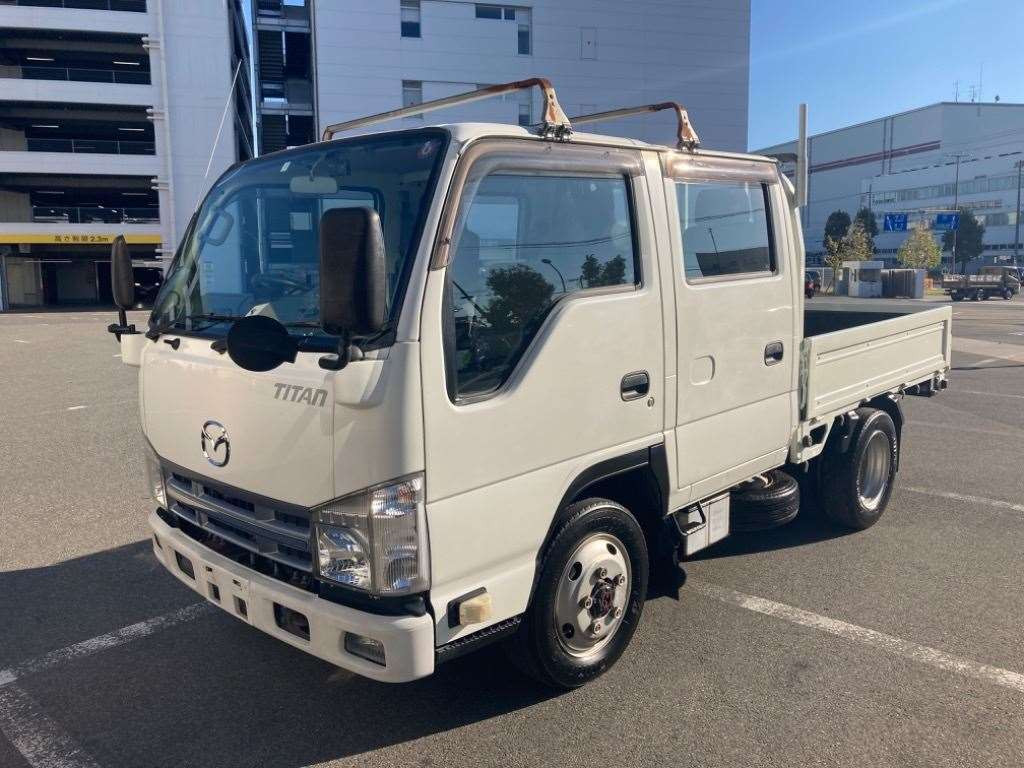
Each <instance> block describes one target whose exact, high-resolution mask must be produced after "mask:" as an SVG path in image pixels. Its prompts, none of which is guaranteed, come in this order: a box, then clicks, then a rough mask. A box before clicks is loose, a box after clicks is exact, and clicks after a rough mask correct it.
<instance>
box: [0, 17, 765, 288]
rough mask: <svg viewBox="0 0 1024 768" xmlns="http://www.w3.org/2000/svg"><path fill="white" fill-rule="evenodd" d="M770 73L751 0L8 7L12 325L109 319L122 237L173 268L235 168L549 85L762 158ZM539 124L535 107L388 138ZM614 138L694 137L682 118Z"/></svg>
mask: <svg viewBox="0 0 1024 768" xmlns="http://www.w3.org/2000/svg"><path fill="white" fill-rule="evenodd" d="M749 51H750V2H749V0H690V1H689V2H687V3H685V4H683V3H677V2H666V0H632V1H631V2H630V3H617V2H594V1H593V0H528V1H527V2H523V3H519V4H515V5H499V4H494V3H477V2H471V1H469V0H0V260H2V261H0V308H5V307H25V306H38V305H49V304H65V303H103V302H106V301H108V300H109V281H108V280H107V274H108V271H109V263H108V259H107V251H108V248H109V242H110V240H111V239H112V238H113V236H114V235H115V234H117V233H119V232H123V233H124V234H125V235H126V236H127V238H128V241H129V243H130V244H131V245H132V248H133V254H134V255H135V257H136V258H137V266H138V267H139V269H140V270H143V268H149V269H150V270H153V269H157V268H159V267H160V266H162V265H163V266H165V265H166V260H167V259H168V258H169V257H170V255H171V254H172V253H173V250H174V248H175V247H176V245H177V243H178V241H179V240H180V238H181V236H182V234H183V232H184V230H185V228H186V226H187V223H188V219H189V216H190V215H191V212H192V210H193V209H194V207H195V205H196V203H197V202H198V201H199V199H200V198H201V196H202V194H203V193H204V192H205V190H206V189H207V188H208V186H209V184H211V183H212V182H213V181H214V180H215V179H216V178H217V176H219V175H220V173H221V172H222V171H223V170H224V169H225V168H226V167H227V166H228V165H230V164H231V163H232V162H234V161H235V160H236V159H244V158H246V157H250V156H252V155H255V154H263V153H266V152H270V151H274V150H277V149H282V148H284V147H288V146H295V145H299V144H303V143H307V142H310V141H314V140H316V139H317V138H318V137H319V136H320V135H321V133H322V131H323V128H324V126H326V125H328V124H330V123H333V122H337V121H340V120H344V119H347V118H351V117H357V116H360V115H366V114H370V113H373V112H380V111H385V110H389V109H394V108H396V107H398V106H401V105H403V104H414V103H417V102H420V101H424V100H429V99H433V98H437V97H440V96H444V95H448V94H452V93H458V92H462V91H466V90H471V89H473V88H476V87H479V86H482V85H490V84H494V83H501V82H507V81H510V80H519V79H524V78H527V77H532V76H537V75H542V76H545V77H548V78H550V79H551V80H552V81H553V82H554V84H555V87H556V89H557V91H558V95H559V99H560V101H561V103H562V105H563V107H564V108H565V109H566V111H567V112H568V113H569V114H570V115H573V114H583V113H588V112H595V111H601V110H605V109H611V108H613V107H621V106H631V105H640V104H645V103H651V102H660V101H666V100H677V101H681V102H682V103H683V104H685V105H686V107H687V108H688V110H689V113H690V116H691V119H692V120H693V123H694V125H695V126H696V128H697V131H698V132H699V134H700V136H701V138H702V140H703V142H704V144H705V145H706V146H709V147H718V148H723V149H733V150H741V149H743V147H744V146H745V142H746V133H747V100H748V81H749ZM232 83H234V90H232ZM229 94H232V95H233V98H232V99H231V100H230V102H229V100H228V96H229ZM226 104H229V109H228V111H227V113H226V117H227V119H226V120H225V121H224V125H223V127H222V129H221V119H222V116H224V115H225V112H224V109H225V105H226ZM539 110H540V103H539V98H538V97H537V96H536V95H530V94H527V95H525V96H520V95H518V94H516V95H513V96H510V97H506V98H505V99H501V98H496V99H492V100H488V101H484V102H477V103H475V104H472V105H466V106H464V107H461V108H453V109H451V110H449V111H446V112H438V113H435V114H432V115H429V116H427V118H426V119H423V118H419V119H417V118H409V119H406V120H405V121H403V123H402V124H400V125H385V126H382V128H392V127H411V126H418V125H423V124H424V123H425V122H431V123H432V122H449V121H456V120H494V121H500V122H513V123H516V122H518V123H520V124H524V125H528V124H531V123H534V122H537V121H538V119H539ZM595 128H596V129H597V130H599V131H605V132H609V133H619V134H624V135H631V136H635V137H637V138H641V139H646V140H652V141H659V142H668V141H671V140H672V138H673V135H674V134H673V128H674V124H673V123H672V122H671V118H670V117H668V116H667V115H657V116H651V117H641V118H632V119H630V120H627V121H621V122H619V123H618V124H615V123H605V124H599V125H598V126H595ZM218 130H220V138H219V141H217V144H216V150H215V151H214V152H213V153H212V157H211V147H212V146H213V144H214V140H215V137H217V135H218ZM137 277H139V280H140V282H142V283H144V284H146V285H148V286H152V285H155V284H156V282H158V280H159V277H160V274H159V273H158V272H155V271H150V272H143V271H140V272H139V274H138V275H137ZM149 293H152V291H151V290H150V291H149Z"/></svg>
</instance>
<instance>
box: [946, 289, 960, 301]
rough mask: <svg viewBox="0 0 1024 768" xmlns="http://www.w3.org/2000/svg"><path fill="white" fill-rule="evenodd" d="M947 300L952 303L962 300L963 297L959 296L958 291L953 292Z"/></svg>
mask: <svg viewBox="0 0 1024 768" xmlns="http://www.w3.org/2000/svg"><path fill="white" fill-rule="evenodd" d="M949 298H951V299H952V300H953V301H960V300H962V299H963V296H961V295H960V291H953V292H952V293H951V294H949Z"/></svg>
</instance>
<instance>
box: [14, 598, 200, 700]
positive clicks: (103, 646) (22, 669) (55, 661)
mask: <svg viewBox="0 0 1024 768" xmlns="http://www.w3.org/2000/svg"><path fill="white" fill-rule="evenodd" d="M208 609H210V604H209V603H193V604H192V605H189V606H187V607H185V608H182V609H180V610H177V611H173V612H172V613H165V614H163V615H162V616H154V617H153V618H152V619H146V620H145V621H140V622H138V623H136V624H129V625H128V626H127V627H122V628H121V629H117V630H114V631H113V632H108V633H107V634H105V635H100V636H99V637H93V638H90V639H89V640H83V641H82V642H80V643H75V644H74V645H69V646H67V647H66V648H58V649H57V650H56V651H50V652H49V653H47V654H44V655H42V656H37V657H36V658H34V659H29V660H28V661H23V662H22V663H21V664H16V665H15V666H13V667H8V668H7V669H0V690H2V689H3V688H4V687H5V686H8V685H10V684H11V683H13V682H14V681H16V680H17V679H18V678H21V677H24V676H25V675H30V674H33V673H35V672H42V671H43V670H44V669H49V668H50V667H55V666H57V665H59V664H66V663H67V662H69V661H73V660H75V659H80V658H82V657H83V656H91V655H92V654H94V653H98V652H99V651H105V650H107V649H108V648H116V647H117V646H119V645H124V644H125V643H130V642H131V641H132V640H138V639H139V638H141V637H148V636H149V635H152V634H154V633H155V632H159V631H160V630H161V629H167V628H168V627H173V626H174V625H175V624H182V623H184V622H186V621H192V620H193V619H197V618H199V617H200V616H202V615H203V614H204V613H205V612H206V611H207V610H208Z"/></svg>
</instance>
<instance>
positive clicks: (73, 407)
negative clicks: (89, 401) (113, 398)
mask: <svg viewBox="0 0 1024 768" xmlns="http://www.w3.org/2000/svg"><path fill="white" fill-rule="evenodd" d="M88 407H89V406H88V405H69V406H68V410H69V411H80V410H82V409H83V408H88Z"/></svg>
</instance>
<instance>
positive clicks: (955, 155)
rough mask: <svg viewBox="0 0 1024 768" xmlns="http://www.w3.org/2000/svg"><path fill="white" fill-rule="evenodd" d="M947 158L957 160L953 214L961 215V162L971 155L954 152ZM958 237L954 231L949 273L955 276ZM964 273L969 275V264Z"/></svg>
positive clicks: (954, 177) (954, 178)
mask: <svg viewBox="0 0 1024 768" xmlns="http://www.w3.org/2000/svg"><path fill="white" fill-rule="evenodd" d="M947 157H952V158H953V159H955V160H956V173H955V175H954V176H953V212H954V213H957V214H959V213H960V161H961V160H963V159H965V158H967V157H970V155H969V154H967V153H966V152H953V153H951V154H949V155H947ZM957 229H959V227H957ZM956 235H957V230H956V229H954V230H953V250H952V252H951V253H950V261H951V264H950V265H949V266H950V269H949V271H950V273H951V274H954V275H955V274H956ZM964 273H965V274H966V273H967V264H964Z"/></svg>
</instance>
